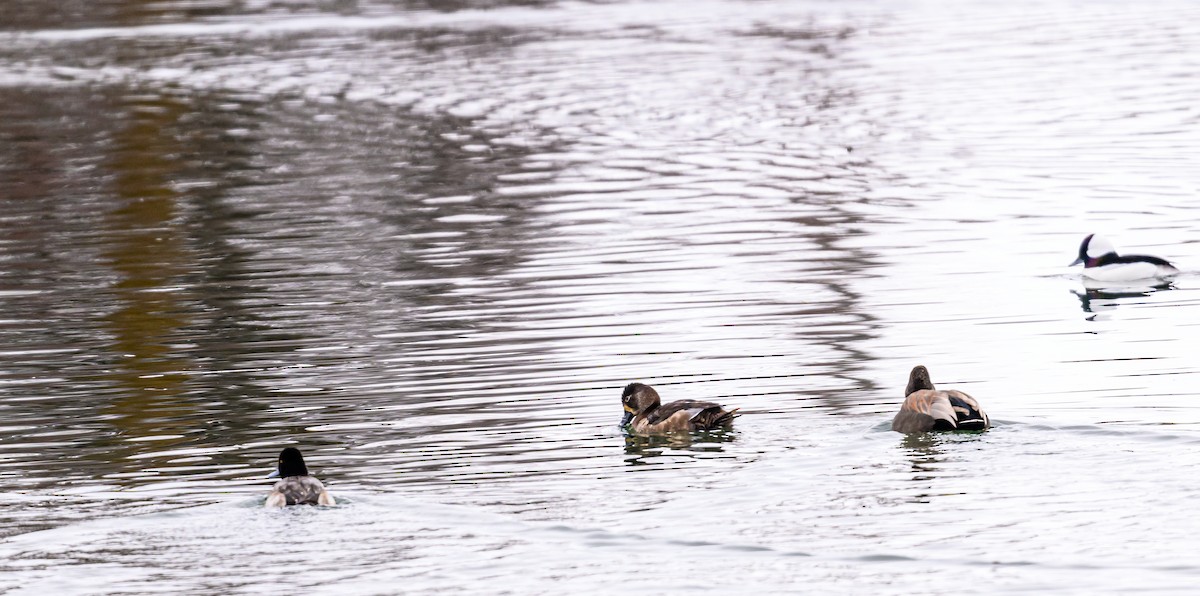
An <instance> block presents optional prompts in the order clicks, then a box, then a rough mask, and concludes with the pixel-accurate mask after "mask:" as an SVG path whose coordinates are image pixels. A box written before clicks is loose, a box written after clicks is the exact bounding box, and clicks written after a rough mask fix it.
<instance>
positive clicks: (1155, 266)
mask: <svg viewBox="0 0 1200 596" xmlns="http://www.w3.org/2000/svg"><path fill="white" fill-rule="evenodd" d="M1080 263H1083V275H1084V277H1089V278H1091V279H1095V280H1099V281H1134V280H1138V279H1154V278H1160V277H1168V276H1171V275H1175V274H1176V273H1179V269H1177V268H1175V266H1174V265H1172V264H1170V263H1168V262H1167V261H1166V260H1165V259H1160V258H1158V257H1151V256H1147V255H1124V256H1120V255H1118V254H1117V249H1116V248H1115V247H1113V245H1112V243H1111V242H1109V241H1108V240H1107V239H1105V238H1103V237H1101V236H1097V235H1095V234H1088V236H1087V238H1084V239H1083V242H1082V243H1081V244H1080V245H1079V257H1078V258H1077V259H1075V261H1074V262H1072V263H1071V265H1070V266H1075V265H1078V264H1080Z"/></svg>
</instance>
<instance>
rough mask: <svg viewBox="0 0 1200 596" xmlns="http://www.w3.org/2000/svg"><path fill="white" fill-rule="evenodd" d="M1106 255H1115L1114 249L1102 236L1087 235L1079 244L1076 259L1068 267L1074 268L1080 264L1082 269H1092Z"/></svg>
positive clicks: (1115, 250)
mask: <svg viewBox="0 0 1200 596" xmlns="http://www.w3.org/2000/svg"><path fill="white" fill-rule="evenodd" d="M1107 254H1113V255H1115V254H1117V249H1116V247H1115V246H1113V245H1112V243H1111V242H1109V241H1108V239H1107V238H1104V237H1103V236H1097V235H1095V234H1088V235H1087V238H1084V239H1083V242H1081V243H1080V244H1079V255H1078V257H1077V258H1076V259H1075V260H1074V261H1072V262H1071V264H1070V265H1068V267H1074V266H1075V265H1078V264H1080V263H1083V266H1084V267H1094V266H1095V265H1096V263H1097V262H1098V261H1099V260H1100V257H1103V256H1104V255H1107Z"/></svg>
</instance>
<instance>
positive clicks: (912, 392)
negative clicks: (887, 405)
mask: <svg viewBox="0 0 1200 596" xmlns="http://www.w3.org/2000/svg"><path fill="white" fill-rule="evenodd" d="M989 426H991V422H990V421H988V417H987V414H985V413H984V412H983V408H980V407H979V402H977V401H975V398H973V397H971V396H970V395H967V394H966V393H963V392H962V391H954V390H952V389H951V390H948V391H939V390H937V389H934V388H933V381H931V380H929V371H928V370H927V369H926V368H925V367H924V366H917V367H915V368H913V369H912V372H911V373H909V375H908V386H907V387H905V388H904V404H903V405H901V406H900V413H898V414H896V417H895V418H894V419H892V430H894V431H896V432H901V433H906V434H907V433H923V432H928V431H931V430H983V429H985V428H988V427H989Z"/></svg>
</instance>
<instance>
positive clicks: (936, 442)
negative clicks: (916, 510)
mask: <svg viewBox="0 0 1200 596" xmlns="http://www.w3.org/2000/svg"><path fill="white" fill-rule="evenodd" d="M942 441H943V439H942V436H941V435H939V434H938V433H913V434H907V435H904V438H903V439H902V440H901V441H900V444H901V445H902V446H903V447H904V454H905V455H906V456H908V458H909V460H910V461H911V463H912V481H913V482H921V483H926V485H925V490H924V491H923V492H921V493H918V494H916V495H914V496H913V497H912V499H911V500H912V502H914V503H929V502H930V501H931V500H932V499H933V496H934V493H935V491H934V490H933V482H934V480H935V479H936V477H937V473H938V471H939V469H940V467H941V464H942V463H944V458H945V453H944V451H943V449H942Z"/></svg>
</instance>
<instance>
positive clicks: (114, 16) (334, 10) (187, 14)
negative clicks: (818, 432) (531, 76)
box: [0, 0, 549, 31]
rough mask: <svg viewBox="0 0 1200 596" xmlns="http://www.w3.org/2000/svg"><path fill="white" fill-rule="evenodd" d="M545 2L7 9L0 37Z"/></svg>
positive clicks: (106, 1) (112, 0) (102, 1)
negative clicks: (41, 31)
mask: <svg viewBox="0 0 1200 596" xmlns="http://www.w3.org/2000/svg"><path fill="white" fill-rule="evenodd" d="M547 4H549V3H548V2H545V1H543V0H287V1H285V2H254V1H250V2H244V1H236V0H208V1H203V2H191V1H186V0H184V1H179V0H161V1H148V0H62V1H61V2H48V3H36V2H16V3H11V4H9V5H6V7H5V9H6V10H5V15H4V19H3V20H0V31H5V30H28V29H50V28H63V29H78V28H84V27H131V26H139V25H154V24H161V23H185V22H190V21H196V20H201V19H206V18H212V17H222V18H231V17H232V18H247V17H276V18H278V17H288V16H296V15H339V16H370V15H378V14H387V13H390V12H394V11H398V10H399V11H412V10H428V11H439V12H450V11H458V10H471V9H489V8H497V7H503V6H544V5H547Z"/></svg>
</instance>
